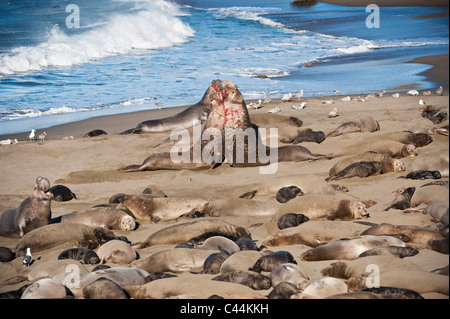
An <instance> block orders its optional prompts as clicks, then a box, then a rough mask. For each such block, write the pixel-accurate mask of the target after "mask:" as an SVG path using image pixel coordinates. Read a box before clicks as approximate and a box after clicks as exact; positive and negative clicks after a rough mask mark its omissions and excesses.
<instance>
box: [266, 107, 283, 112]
mask: <svg viewBox="0 0 450 319" xmlns="http://www.w3.org/2000/svg"><path fill="white" fill-rule="evenodd" d="M278 112H281V110H280V108H279V107H275V108H273V109H270V110H268V111H267V113H278Z"/></svg>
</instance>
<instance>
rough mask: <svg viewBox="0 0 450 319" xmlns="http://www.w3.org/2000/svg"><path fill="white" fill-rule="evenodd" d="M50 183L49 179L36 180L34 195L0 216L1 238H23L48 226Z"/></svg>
mask: <svg viewBox="0 0 450 319" xmlns="http://www.w3.org/2000/svg"><path fill="white" fill-rule="evenodd" d="M49 190H50V182H49V180H48V179H47V178H45V177H41V176H39V177H38V178H36V188H35V189H34V191H33V194H32V195H31V196H30V197H28V198H26V199H25V200H24V201H23V202H22V203H20V204H19V206H17V207H15V208H9V209H7V210H6V211H4V212H3V213H2V214H1V215H0V236H4V237H19V238H21V237H23V236H24V235H25V234H26V233H28V232H30V231H32V230H34V229H36V228H39V227H42V226H44V225H48V223H49V222H50V218H51V200H52V198H53V195H52V194H51V193H50V191H49Z"/></svg>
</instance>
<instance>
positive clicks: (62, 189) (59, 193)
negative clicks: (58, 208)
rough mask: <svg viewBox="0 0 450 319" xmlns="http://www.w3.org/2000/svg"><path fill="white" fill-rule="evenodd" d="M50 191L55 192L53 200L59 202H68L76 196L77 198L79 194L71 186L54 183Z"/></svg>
mask: <svg viewBox="0 0 450 319" xmlns="http://www.w3.org/2000/svg"><path fill="white" fill-rule="evenodd" d="M49 192H50V193H52V194H53V200H55V201H57V202H67V201H69V200H72V199H74V198H75V199H77V195H75V194H74V193H73V192H72V191H71V190H70V188H69V187H67V186H64V185H54V186H52V187H51V188H50V191H49Z"/></svg>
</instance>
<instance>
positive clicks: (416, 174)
mask: <svg viewBox="0 0 450 319" xmlns="http://www.w3.org/2000/svg"><path fill="white" fill-rule="evenodd" d="M404 178H408V179H422V180H423V179H441V178H442V175H441V172H439V171H430V170H419V171H413V172H410V173H408V174H407V175H406V176H405V177H404Z"/></svg>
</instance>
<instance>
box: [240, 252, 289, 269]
mask: <svg viewBox="0 0 450 319" xmlns="http://www.w3.org/2000/svg"><path fill="white" fill-rule="evenodd" d="M286 263H292V264H296V263H297V262H296V261H295V260H294V256H292V254H291V253H290V252H288V251H277V252H274V253H271V254H268V255H265V256H262V257H260V258H259V259H258V260H257V261H256V263H255V264H254V265H253V267H251V268H249V269H248V270H251V271H254V272H261V271H268V272H270V271H272V270H274V269H275V267H277V266H278V265H280V264H286Z"/></svg>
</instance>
